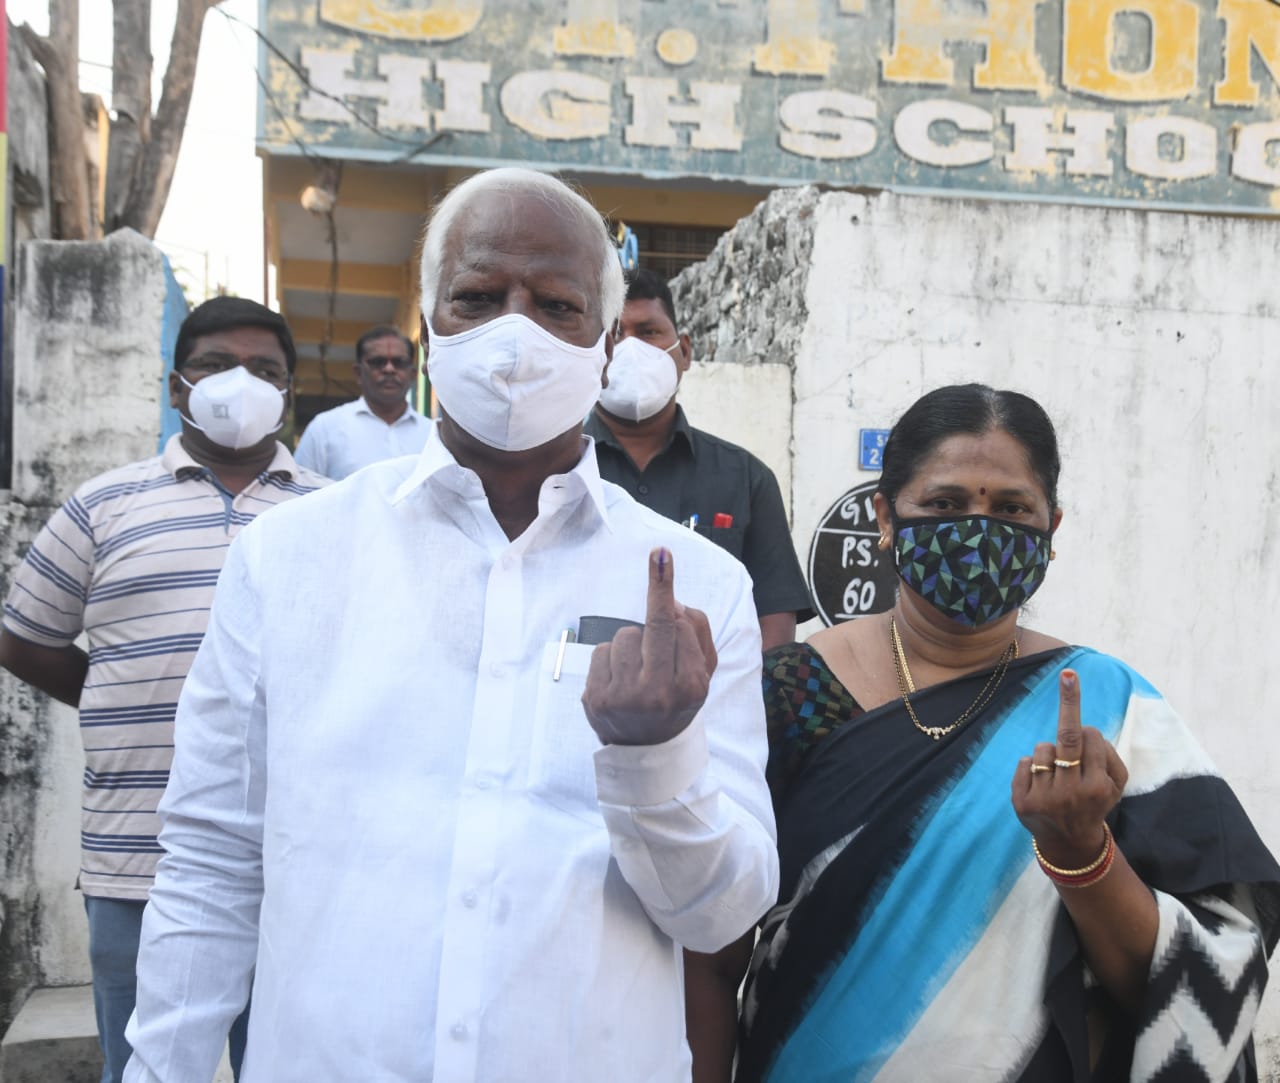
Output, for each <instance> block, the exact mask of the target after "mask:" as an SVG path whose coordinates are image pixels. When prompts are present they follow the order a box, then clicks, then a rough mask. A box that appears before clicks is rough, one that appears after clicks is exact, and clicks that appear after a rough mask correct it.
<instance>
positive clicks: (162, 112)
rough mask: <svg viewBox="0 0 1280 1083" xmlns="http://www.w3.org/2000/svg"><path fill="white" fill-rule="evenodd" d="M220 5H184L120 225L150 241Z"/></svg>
mask: <svg viewBox="0 0 1280 1083" xmlns="http://www.w3.org/2000/svg"><path fill="white" fill-rule="evenodd" d="M220 2H221V0H178V12H177V15H176V16H175V17H174V22H173V40H172V43H171V45H170V48H169V65H168V67H167V68H166V69H165V73H164V83H163V87H162V90H161V94H160V105H159V107H158V108H157V109H156V115H155V118H154V120H153V121H152V123H151V139H150V141H149V142H148V143H147V144H146V149H145V151H144V152H143V155H142V161H141V163H140V165H139V166H138V168H137V170H136V172H135V173H134V176H133V182H132V184H131V185H130V189H129V195H128V198H127V200H126V201H125V204H124V208H123V210H122V212H121V214H120V217H119V224H120V225H124V226H131V227H132V228H134V229H136V230H137V231H138V232H139V233H142V234H143V235H145V236H147V237H154V236H155V235H156V229H157V227H158V226H159V225H160V215H161V213H162V212H163V211H164V205H165V201H166V200H167V199H168V198H169V188H170V186H171V185H172V183H173V172H174V169H175V168H176V167H177V164H178V152H179V151H180V150H181V149H182V133H183V129H184V128H185V127H186V124H187V112H188V110H189V109H190V107H191V91H192V89H193V87H194V86H195V79H196V63H197V61H198V60H199V57H200V32H201V30H202V28H203V26H204V17H205V15H206V14H207V13H208V11H209V9H210V8H212V7H215V6H216V5H217V4H218V3H220Z"/></svg>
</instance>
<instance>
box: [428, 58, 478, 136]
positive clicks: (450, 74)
mask: <svg viewBox="0 0 1280 1083" xmlns="http://www.w3.org/2000/svg"><path fill="white" fill-rule="evenodd" d="M491 70H492V69H491V68H490V66H489V65H488V64H480V63H477V62H476V61H474V60H437V61H436V78H437V79H439V80H440V85H441V86H442V87H443V88H444V108H443V109H437V110H436V112H435V122H436V131H438V132H487V131H488V130H489V114H488V113H486V112H485V110H484V88H485V86H486V85H487V84H488V82H489V79H490V73H491Z"/></svg>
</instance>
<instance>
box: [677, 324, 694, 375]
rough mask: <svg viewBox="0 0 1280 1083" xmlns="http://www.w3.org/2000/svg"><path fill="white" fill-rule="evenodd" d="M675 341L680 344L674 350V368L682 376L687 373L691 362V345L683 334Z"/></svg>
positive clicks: (687, 337)
mask: <svg viewBox="0 0 1280 1083" xmlns="http://www.w3.org/2000/svg"><path fill="white" fill-rule="evenodd" d="M677 341H678V342H679V343H680V348H679V349H678V350H676V368H678V369H679V370H680V375H681V376H683V375H684V374H685V373H686V372H688V371H689V365H690V364H692V362H693V343H692V342H691V341H690V340H689V336H688V335H686V334H683V333H682V334H681V335H680V338H679V339H677Z"/></svg>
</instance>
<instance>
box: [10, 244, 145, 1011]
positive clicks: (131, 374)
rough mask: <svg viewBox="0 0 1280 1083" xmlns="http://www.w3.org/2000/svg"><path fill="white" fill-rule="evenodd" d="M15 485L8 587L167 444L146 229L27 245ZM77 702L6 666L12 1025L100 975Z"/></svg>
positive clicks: (22, 261)
mask: <svg viewBox="0 0 1280 1083" xmlns="http://www.w3.org/2000/svg"><path fill="white" fill-rule="evenodd" d="M15 288H16V299H15V307H16V327H15V328H14V334H15V341H16V348H15V351H14V355H15V358H16V365H15V372H14V397H15V402H16V403H17V408H16V410H15V412H14V419H13V421H14V448H15V451H14V479H15V480H14V488H13V490H12V491H4V492H0V591H3V592H4V593H5V594H7V593H8V588H9V580H10V574H11V572H12V569H13V567H14V566H15V564H16V563H17V562H18V560H19V559H20V557H21V556H22V554H23V553H25V552H26V548H27V545H28V544H29V543H30V541H31V539H32V538H34V537H35V534H36V533H37V532H38V531H39V529H40V527H41V526H43V525H44V522H45V520H46V519H47V518H48V517H49V515H50V514H52V512H53V510H54V509H55V508H56V507H57V506H58V504H60V503H61V502H62V501H63V500H64V499H65V498H66V497H67V496H69V495H70V494H71V492H72V491H73V490H74V489H75V488H76V487H77V486H78V485H79V484H80V483H81V482H83V481H86V480H88V479H89V478H90V477H92V476H93V475H95V474H98V473H101V472H102V471H104V470H107V469H110V468H112V467H115V466H119V465H121V464H122V463H127V462H130V461H132V460H135V459H142V458H146V457H147V456H150V455H154V454H155V448H156V436H157V433H158V430H159V420H160V409H159V399H160V375H159V374H160V367H161V362H160V345H159V344H160V338H161V323H162V319H163V313H164V305H165V270H164V265H163V260H162V258H161V255H160V253H159V251H158V250H157V249H156V248H155V247H154V246H153V245H152V244H151V243H150V242H149V241H147V240H145V239H144V238H143V237H141V236H140V235H138V234H136V233H131V232H122V233H116V234H113V235H112V236H111V237H109V238H108V239H107V240H105V241H101V242H96V243H84V244H78V243H70V242H55V241H45V242H39V243H31V244H27V245H24V246H23V247H22V248H21V249H20V250H19V256H18V260H17V275H16V283H15ZM83 771H84V761H83V755H82V753H81V745H80V735H79V726H78V722H77V717H76V712H75V711H74V710H73V709H71V708H69V707H65V706H63V705H62V704H59V703H53V702H51V701H50V700H49V699H48V697H46V696H44V695H42V694H40V693H37V692H34V691H33V690H32V689H31V688H29V687H28V686H26V685H24V684H22V683H21V682H19V681H16V680H14V679H13V678H12V677H11V676H9V674H8V673H6V672H4V671H3V670H0V840H2V841H3V848H2V849H0V1033H3V1031H4V1029H5V1028H6V1027H7V1025H8V1022H9V1019H10V1018H11V1017H12V1014H13V1013H14V1011H15V1010H16V1008H17V1006H18V1005H19V1004H20V1003H21V1000H22V998H23V997H25V995H26V993H27V991H28V990H29V989H30V988H31V987H32V986H33V985H62V984H74V983H80V982H84V981H87V980H88V974H89V967H88V955H87V947H86V934H85V919H84V909H83V904H82V902H81V899H80V896H79V894H78V893H77V892H76V891H75V881H76V874H77V870H78V869H79V867H80V852H79V809H80V779H81V775H82V774H83Z"/></svg>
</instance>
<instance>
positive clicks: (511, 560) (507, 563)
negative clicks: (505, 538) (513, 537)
mask: <svg viewBox="0 0 1280 1083" xmlns="http://www.w3.org/2000/svg"><path fill="white" fill-rule="evenodd" d="M515 566H516V558H515V557H513V556H510V555H508V556H505V557H503V558H502V569H503V571H508V572H509V571H511V569H512V568H514V567H515Z"/></svg>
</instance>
